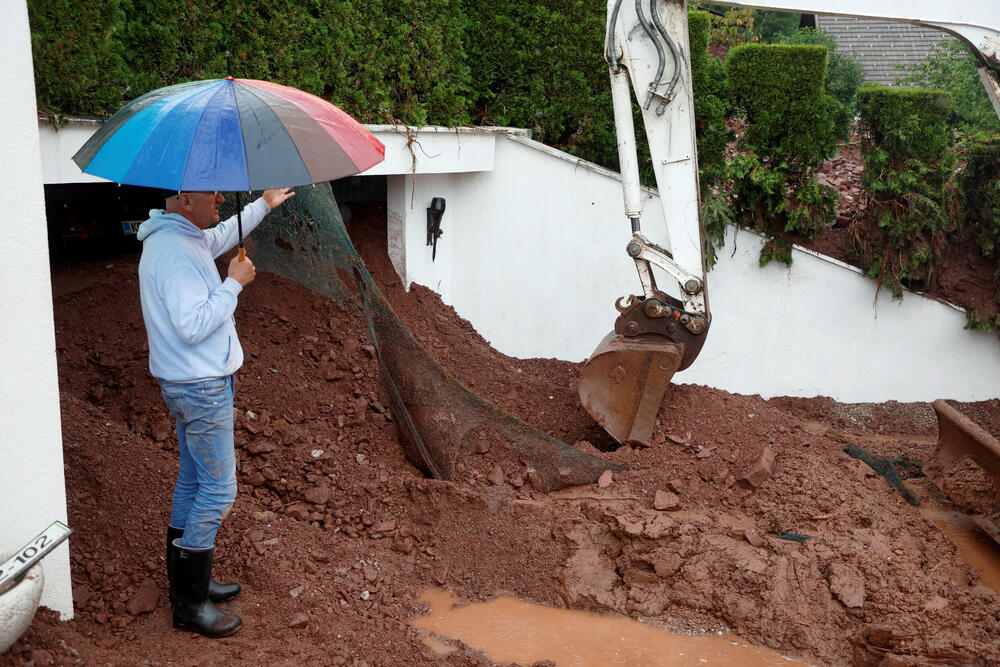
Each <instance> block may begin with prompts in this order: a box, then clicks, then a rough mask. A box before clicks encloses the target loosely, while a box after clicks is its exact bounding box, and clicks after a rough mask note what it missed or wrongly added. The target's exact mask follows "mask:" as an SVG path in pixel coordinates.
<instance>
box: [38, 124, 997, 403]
mask: <svg viewBox="0 0 1000 667" xmlns="http://www.w3.org/2000/svg"><path fill="white" fill-rule="evenodd" d="M368 128H369V129H370V130H371V131H372V132H373V133H374V134H375V135H376V136H377V137H378V138H379V139H380V140H381V141H382V142H383V143H385V144H386V160H385V162H383V163H381V164H379V165H377V166H376V167H375V168H373V169H372V170H370V171H369V172H367V173H369V174H373V173H379V174H385V175H387V176H388V178H387V184H388V188H387V190H388V191H387V197H388V202H387V207H388V218H389V219H388V232H389V234H388V238H389V254H390V257H391V258H392V260H393V264H394V265H395V267H396V270H397V272H398V273H399V274H400V277H401V278H402V280H403V282H404V284H405V285H407V286H409V285H410V283H411V282H417V283H419V284H422V285H426V286H428V287H430V288H431V289H433V290H435V291H436V292H438V293H439V294H441V296H442V298H443V299H444V301H445V303H448V304H450V305H452V306H454V307H455V309H456V310H457V311H458V313H459V314H460V315H462V316H463V317H465V318H467V319H468V320H469V321H470V322H472V324H473V325H474V326H475V327H476V329H477V330H478V331H479V332H480V333H481V334H482V335H483V336H484V337H485V338H486V339H487V340H489V341H490V342H491V343H492V344H493V345H494V346H495V347H496V348H497V349H498V350H500V351H501V352H504V353H505V354H509V355H511V356H515V357H556V358H559V359H567V360H571V361H582V360H583V359H585V358H587V356H589V355H590V353H591V352H592V351H593V349H594V347H595V346H596V345H597V343H598V342H599V341H600V340H601V339H602V338H603V337H604V335H605V334H606V333H607V332H609V331H610V330H611V328H612V325H613V323H614V320H615V317H616V315H617V312H616V311H615V309H614V306H613V304H614V301H615V299H616V298H617V297H620V296H627V295H629V294H635V293H637V292H639V291H640V289H641V288H640V285H639V280H638V277H637V276H636V272H635V266H634V264H633V263H632V262H631V260H629V259H628V257H627V256H626V254H625V250H624V248H625V244H626V243H627V242H628V240H629V238H630V236H631V231H630V227H629V224H628V221H627V220H626V219H625V216H624V213H623V210H622V208H623V207H622V194H621V187H620V180H619V177H618V175H617V174H615V173H613V172H610V171H608V170H606V169H602V168H601V167H598V166H596V165H594V164H591V163H587V162H583V161H581V160H577V159H576V158H574V157H572V156H570V155H567V154H566V153H563V152H561V151H558V150H555V149H552V148H549V147H547V146H544V145H542V144H539V143H537V142H533V141H531V140H530V139H528V138H527V136H526V134H527V133H526V132H525V131H523V130H511V129H509V128H490V129H479V128H458V129H454V128H435V127H430V128H419V129H416V128H412V129H406V128H400V127H394V126H384V125H370V126H368ZM41 129H42V137H43V144H42V148H43V157H44V164H45V178H46V182H49V183H54V182H63V180H62V179H70V180H72V179H73V178H74V172H75V173H76V176H75V179H76V181H78V182H79V181H82V180H85V179H86V178H88V177H83V178H81V177H80V176H79V171H78V170H77V169H76V167H75V165H73V164H72V163H71V162H69V157H70V156H71V155H72V153H73V152H75V150H76V149H77V148H78V147H79V146H80V145H82V144H83V142H84V141H85V140H86V138H87V137H88V136H89V135H90V134H91V133H92V132H93V131H94V129H96V125H95V124H94V123H93V122H90V121H79V120H74V121H72V122H71V123H70V125H68V126H67V127H64V128H63V129H61V130H59V132H58V133H55V132H54V131H53V130H52V129H51V128H50V127H47V126H43V127H42V128H41ZM54 134H59V135H63V136H62V137H61V138H58V137H54V136H52V135H54ZM645 196H646V198H647V201H646V205H645V214H644V216H643V231H644V233H645V234H646V235H647V236H648V237H649V238H650V239H651V240H652V241H654V242H658V243H660V244H663V245H667V246H669V244H668V243H666V226H665V225H664V222H663V213H662V209H661V207H660V206H659V203H658V202H657V201H655V200H653V198H654V197H657V196H658V195H657V194H656V193H655V191H652V190H646V191H645ZM433 197H444V198H445V200H446V202H447V207H446V210H445V214H444V218H443V221H442V228H443V230H444V235H443V236H442V237H441V238H440V239H439V241H438V247H437V257H436V259H435V260H434V261H431V248H430V247H428V246H427V245H426V219H427V214H426V208H427V206H429V205H430V201H431V199H432V198H433ZM734 234H736V236H735V237H734ZM761 242H762V241H761V239H760V238H759V237H757V236H756V235H754V234H751V233H749V232H746V231H740V232H738V233H737V232H734V231H730V234H729V239H728V240H727V245H726V247H725V248H724V249H723V250H722V251H721V252H720V259H719V264H718V265H717V267H716V268H715V269H714V270H713V271H711V272H710V273H709V275H708V283H709V303H710V306H711V309H712V314H713V318H714V319H713V322H712V328H711V330H710V331H709V334H708V340H707V342H706V344H705V347H704V349H703V350H702V353H701V355H700V356H699V358H698V359H697V361H695V363H694V365H693V366H692V367H691V368H689V369H688V370H686V371H684V372H683V373H681V374H678V376H677V377H676V380H677V381H678V382H688V383H698V384H707V385H710V386H714V387H719V388H722V389H726V390H728V391H733V392H740V393H749V394H761V395H763V396H776V395H793V396H815V395H826V396H831V397H833V398H835V399H837V400H841V401H884V400H899V401H924V400H932V399H936V398H941V397H950V398H957V399H964V400H980V399H984V398H991V397H996V396H1000V379H998V378H1000V340H998V339H997V337H996V336H992V335H989V334H985V333H982V332H974V331H965V330H963V329H962V327H963V325H964V322H965V315H964V313H963V312H962V311H961V310H959V309H956V308H954V307H952V306H949V305H947V304H943V303H940V302H937V301H934V300H931V299H926V298H923V297H921V296H919V295H916V294H907V295H906V297H905V298H904V299H903V300H902V301H898V302H897V301H892V299H891V298H889V297H888V295H885V294H883V295H881V296H880V297H879V300H878V304H877V307H876V306H875V303H874V299H875V285H874V283H873V282H872V281H871V280H870V279H868V278H866V277H864V276H863V275H862V274H861V273H860V272H859V271H857V270H856V269H854V268H851V267H848V266H845V265H843V264H840V263H839V262H835V261H833V260H830V259H829V258H823V257H819V256H816V255H813V254H812V253H809V252H806V251H804V250H801V249H796V250H794V251H793V255H794V260H795V261H794V263H793V265H792V267H791V269H787V268H785V267H784V266H783V265H780V264H775V265H773V266H769V267H767V268H765V269H760V268H759V267H758V266H757V256H758V251H759V248H760V244H761ZM734 248H735V250H736V253H735V255H733V249H734ZM658 280H659V284H660V286H661V287H663V288H665V289H666V291H668V292H671V293H672V294H674V295H675V296H677V288H676V286H675V285H674V284H673V281H672V280H670V279H668V278H666V277H665V276H663V275H662V274H658Z"/></svg>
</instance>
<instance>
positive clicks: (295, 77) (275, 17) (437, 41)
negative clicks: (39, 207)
mask: <svg viewBox="0 0 1000 667" xmlns="http://www.w3.org/2000/svg"><path fill="white" fill-rule="evenodd" d="M28 9H29V17H30V22H31V31H32V44H33V47H34V62H35V77H36V82H37V83H36V85H37V87H38V101H39V108H40V109H41V110H42V111H46V112H49V113H53V114H56V115H65V114H82V115H106V114H108V113H111V112H113V111H114V110H115V109H116V108H117V107H118V106H119V105H120V104H121V102H122V101H123V100H128V99H133V98H135V97H138V96H140V95H142V94H143V93H145V92H148V91H149V90H152V89H154V88H158V87H160V86H164V85H168V84H172V83H178V82H181V81H189V80H194V79H203V78H213V77H220V76H224V75H225V74H226V73H227V71H226V58H225V53H226V52H227V51H229V52H231V53H232V74H233V76H236V77H246V78H262V79H269V80H273V81H277V82H279V83H283V84H285V85H289V86H295V87H297V88H302V89H303V90H306V91H308V92H311V93H314V94H316V95H321V96H323V97H325V98H327V99H329V100H330V101H332V102H334V103H335V104H337V105H338V106H340V107H342V108H343V109H344V110H345V111H347V112H348V113H350V114H352V115H354V116H356V117H357V118H359V119H360V120H362V121H365V122H387V121H394V120H395V121H401V122H406V123H413V124H423V123H428V122H433V123H441V124H445V125H453V124H462V123H465V122H467V121H468V119H469V117H468V114H467V108H468V106H469V102H468V96H469V92H470V90H471V88H472V80H471V77H470V74H469V68H468V65H467V64H466V57H465V53H464V49H463V39H464V37H465V33H466V29H467V27H468V24H467V19H466V15H465V12H464V11H463V3H462V0H394V1H393V2H389V1H388V0H338V1H337V2H324V1H322V0H261V1H260V2H256V3H247V2H245V1H244V0H221V1H210V0H179V1H176V0H175V1H168V0H108V1H107V2H88V1H87V0H84V1H83V2H68V1H67V0H29V2H28Z"/></svg>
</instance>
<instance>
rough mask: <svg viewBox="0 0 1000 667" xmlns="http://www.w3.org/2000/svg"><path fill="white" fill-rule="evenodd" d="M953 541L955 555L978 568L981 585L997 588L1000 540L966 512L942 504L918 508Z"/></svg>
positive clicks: (999, 587) (999, 575)
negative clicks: (994, 537) (999, 542)
mask: <svg viewBox="0 0 1000 667" xmlns="http://www.w3.org/2000/svg"><path fill="white" fill-rule="evenodd" d="M920 513H921V514H923V515H924V517H925V518H927V519H928V520H929V521H931V522H932V523H933V524H934V525H935V526H937V527H938V528H940V529H941V531H942V532H943V533H944V534H945V535H947V536H948V538H949V539H950V540H951V541H952V542H953V543H954V544H955V550H956V551H957V553H958V556H959V558H961V559H962V560H964V561H965V562H966V563H968V564H969V565H971V566H973V567H975V568H978V570H979V578H980V580H981V581H982V584H983V586H988V587H990V588H992V589H993V590H997V591H1000V544H997V542H996V541H995V540H994V539H993V538H991V537H990V536H989V535H988V534H987V533H986V532H985V531H984V530H983V529H982V528H980V527H979V525H977V524H976V522H975V521H973V520H972V518H971V517H969V516H968V515H966V514H962V513H961V512H956V511H955V510H951V509H948V508H946V507H942V506H937V507H935V506H924V507H921V508H920Z"/></svg>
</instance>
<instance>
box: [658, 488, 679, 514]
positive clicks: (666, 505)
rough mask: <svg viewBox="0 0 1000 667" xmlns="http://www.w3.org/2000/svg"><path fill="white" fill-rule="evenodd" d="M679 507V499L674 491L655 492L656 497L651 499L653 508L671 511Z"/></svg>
mask: <svg viewBox="0 0 1000 667" xmlns="http://www.w3.org/2000/svg"><path fill="white" fill-rule="evenodd" d="M680 508H681V499H680V498H678V497H677V494H676V493H670V492H669V491H657V492H656V497H655V498H654V499H653V509H658V510H662V511H666V512H673V511H674V510H679V509H680Z"/></svg>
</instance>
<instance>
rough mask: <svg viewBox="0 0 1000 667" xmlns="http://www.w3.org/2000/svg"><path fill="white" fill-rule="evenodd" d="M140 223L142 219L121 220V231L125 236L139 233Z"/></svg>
mask: <svg viewBox="0 0 1000 667" xmlns="http://www.w3.org/2000/svg"><path fill="white" fill-rule="evenodd" d="M142 223H143V221H142V220H122V232H124V234H125V236H134V235H136V234H137V233H139V225H141V224H142Z"/></svg>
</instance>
